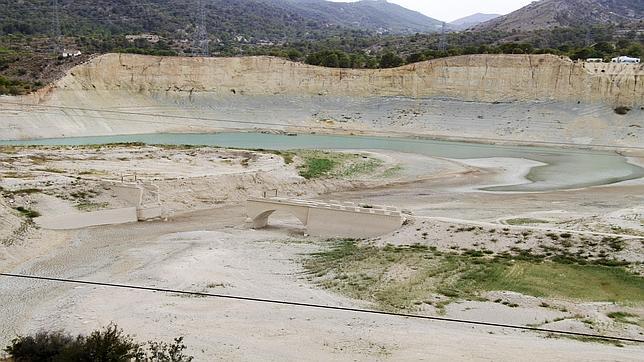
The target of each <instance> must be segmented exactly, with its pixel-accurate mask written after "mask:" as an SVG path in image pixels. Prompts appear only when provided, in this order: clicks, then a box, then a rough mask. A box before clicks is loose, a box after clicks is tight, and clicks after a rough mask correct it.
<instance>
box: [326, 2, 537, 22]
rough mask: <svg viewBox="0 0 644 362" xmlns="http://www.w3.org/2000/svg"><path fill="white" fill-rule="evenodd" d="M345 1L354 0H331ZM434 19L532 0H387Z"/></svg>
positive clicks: (499, 11)
mask: <svg viewBox="0 0 644 362" xmlns="http://www.w3.org/2000/svg"><path fill="white" fill-rule="evenodd" d="M331 1H336V2H347V1H356V0H331ZM387 1H389V2H390V3H396V4H398V5H402V6H404V7H406V8H408V9H412V10H416V11H420V12H421V13H423V14H425V15H427V16H429V17H432V18H434V19H438V20H443V21H447V22H450V21H453V20H456V19H459V18H462V17H465V16H468V15H472V14H475V13H487V14H507V13H509V12H512V11H514V10H517V9H519V8H521V7H524V6H526V5H528V4H530V3H531V2H532V1H533V0H387Z"/></svg>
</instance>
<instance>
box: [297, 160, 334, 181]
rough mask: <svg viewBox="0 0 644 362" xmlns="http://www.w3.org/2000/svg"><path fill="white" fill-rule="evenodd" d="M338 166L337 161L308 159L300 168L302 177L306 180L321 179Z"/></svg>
mask: <svg viewBox="0 0 644 362" xmlns="http://www.w3.org/2000/svg"><path fill="white" fill-rule="evenodd" d="M336 164H337V162H336V161H334V160H331V159H328V158H315V157H314V158H308V159H306V160H305V161H304V165H303V166H302V167H301V168H300V176H302V177H304V178H305V179H314V178H320V177H322V176H326V175H328V174H329V173H330V172H331V170H333V168H334V167H335V165H336Z"/></svg>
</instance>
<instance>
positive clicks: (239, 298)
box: [0, 273, 644, 343]
mask: <svg viewBox="0 0 644 362" xmlns="http://www.w3.org/2000/svg"><path fill="white" fill-rule="evenodd" d="M0 276H4V277H10V278H22V279H32V280H45V281H51V282H59V283H73V284H84V285H95V286H101V287H110V288H122V289H132V290H145V291H153V292H163V293H173V294H184V295H194V296H199V297H212V298H220V299H231V300H237V301H245V302H257V303H268V304H279V305H288V306H294V307H304V308H316V309H327V310H335V311H344V312H354V313H365V314H376V315H386V316H395V317H405V318H415V319H424V320H434V321H441V322H450V323H461V324H470V325H477V326H485V327H498V328H510V329H517V330H525V331H532V332H541V333H555V334H562V335H570V336H577V337H590V338H598V339H606V340H614V341H622V342H635V343H644V340H643V339H635V338H627V337H616V336H604V335H600V334H590V333H582V332H571V331H561V330H554V329H545V328H537V327H527V326H518V325H512V324H503V323H493V322H482V321H472V320H465V319H456V318H446V317H435V316H425V315H418V314H407V313H394V312H385V311H379V310H372V309H362V308H351V307H341V306H332V305H324V304H314V303H303V302H292V301H287V300H279V299H267V298H256V297H244V296H237V295H226V294H215V293H205V292H192V291H186V290H179V289H166V288H157V287H145V286H138V285H129V284H117V283H105V282H95V281H88V280H77V279H64V278H53V277H44V276H38V275H24V274H11V273H0Z"/></svg>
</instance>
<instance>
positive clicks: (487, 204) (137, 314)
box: [0, 146, 644, 360]
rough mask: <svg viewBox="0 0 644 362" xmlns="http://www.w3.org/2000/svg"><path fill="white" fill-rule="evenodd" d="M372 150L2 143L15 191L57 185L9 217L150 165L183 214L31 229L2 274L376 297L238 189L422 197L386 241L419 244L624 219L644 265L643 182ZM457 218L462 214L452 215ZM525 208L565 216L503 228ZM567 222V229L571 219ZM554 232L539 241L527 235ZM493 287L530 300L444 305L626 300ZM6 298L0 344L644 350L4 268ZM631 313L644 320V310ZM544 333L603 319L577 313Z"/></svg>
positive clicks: (19, 198)
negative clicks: (346, 285)
mask: <svg viewBox="0 0 644 362" xmlns="http://www.w3.org/2000/svg"><path fill="white" fill-rule="evenodd" d="M24 152H27V153H28V154H24ZM347 152H355V151H347ZM366 154H369V155H370V156H372V157H376V158H379V159H381V160H382V161H383V162H384V164H383V165H382V166H381V167H380V168H379V169H378V170H376V171H375V173H374V174H371V175H361V176H359V177H353V178H351V179H335V180H323V181H305V180H304V179H302V178H301V177H300V176H298V175H297V171H296V169H295V166H294V165H287V164H285V163H284V162H283V160H282V159H281V157H279V156H276V155H271V154H262V153H256V152H247V151H237V150H222V149H172V148H166V149H161V148H154V147H149V146H145V147H141V148H135V149H132V148H128V147H117V148H111V149H110V148H105V149H95V150H83V152H79V151H78V149H64V150H60V149H48V148H42V149H28V150H26V151H25V150H19V151H16V152H14V153H11V152H5V153H3V154H0V162H3V163H2V165H3V166H4V167H3V169H2V172H3V178H2V180H1V181H2V184H1V185H2V187H3V188H4V189H5V193H6V191H7V190H19V189H28V188H41V189H43V190H44V191H43V192H38V193H33V194H29V193H28V194H20V193H9V194H5V195H4V200H3V204H0V206H2V209H1V210H2V211H3V213H4V214H0V215H11V218H16V217H17V218H18V220H20V218H19V216H18V215H17V213H16V212H13V211H11V210H9V205H12V206H16V205H25V206H29V207H30V208H34V209H36V210H38V211H39V212H41V213H43V214H45V215H46V214H48V213H54V212H60V210H67V211H72V210H73V211H75V212H82V210H80V209H79V208H78V204H79V203H88V204H94V205H103V206H101V207H113V206H118V205H120V203H121V202H122V201H119V199H118V197H114V196H113V195H112V194H111V193H110V192H108V191H107V190H105V191H101V192H99V193H98V194H91V196H87V197H86V198H80V199H79V198H78V197H73V196H71V194H72V193H73V192H78V191H79V190H85V191H89V190H101V189H100V188H99V187H97V185H99V184H100V182H99V181H98V180H101V179H104V178H107V179H117V180H118V179H119V178H120V177H121V176H122V175H130V174H131V172H129V171H131V170H132V169H133V168H135V167H136V169H137V170H138V171H137V175H138V176H137V177H141V178H143V179H146V180H155V179H156V181H154V182H155V183H156V184H157V185H158V186H159V189H160V191H161V193H160V195H161V199H162V202H163V203H164V205H166V206H167V207H168V208H171V209H173V210H174V211H175V214H174V217H172V218H170V219H169V220H168V221H166V222H163V221H152V222H143V223H135V224H127V225H117V226H105V227H95V228H88V229H82V230H72V231H50V230H44V229H35V228H28V230H27V231H26V233H27V234H26V235H23V236H22V237H21V238H20V240H19V241H18V242H15V243H12V244H11V245H7V246H2V251H1V252H0V270H3V271H10V272H15V273H25V274H38V275H48V276H57V277H64V278H79V279H87V280H97V281H111V282H118V283H129V284H137V285H145V286H158V287H163V288H175V289H186V290H194V291H210V292H216V293H223V294H230V295H244V296H255V297H261V298H275V299H285V300H291V301H300V302H309V303H320V304H328V305H342V306H359V307H369V305H367V304H365V303H364V302H361V301H356V300H351V299H348V298H345V297H342V296H339V295H337V294H334V293H332V292H330V291H327V290H323V289H320V288H318V287H317V286H315V285H313V284H312V283H311V282H310V281H308V280H307V279H306V278H305V275H304V274H303V269H302V266H301V263H300V259H302V258H303V257H304V256H305V255H306V254H309V253H311V252H314V251H317V250H320V248H321V247H324V246H325V245H326V242H325V241H322V240H316V239H315V238H304V237H303V234H304V230H303V228H302V227H301V225H299V224H298V222H297V221H296V219H295V218H294V217H291V216H289V215H284V214H276V215H274V216H272V217H271V227H269V228H268V229H265V230H260V231H254V230H249V229H248V227H247V225H246V224H245V222H244V219H245V216H244V210H243V202H242V201H241V200H243V199H245V197H246V196H247V195H249V194H257V193H261V191H265V190H270V189H272V188H278V189H279V192H280V193H281V194H286V195H294V196H295V195H298V196H304V197H319V198H323V199H336V200H360V201H363V202H373V203H385V204H393V205H398V206H402V207H404V208H408V209H411V210H412V211H413V212H414V214H415V216H416V217H415V219H414V220H413V221H412V222H411V223H410V224H408V225H407V226H406V227H405V228H403V229H401V230H400V231H399V232H396V233H395V234H392V235H388V236H383V237H382V238H380V239H379V240H378V241H379V242H382V243H389V242H397V243H402V244H404V243H413V242H418V241H419V240H422V233H423V232H428V233H429V234H430V235H432V238H431V240H428V241H427V242H428V243H431V245H436V246H438V247H439V248H441V249H445V250H448V249H450V248H452V247H455V246H456V247H481V246H485V247H489V248H491V249H494V250H498V251H503V250H506V249H507V248H510V247H512V246H514V245H515V244H516V243H515V242H516V239H517V237H518V234H519V233H520V232H521V231H522V230H524V229H525V228H529V227H531V226H533V227H542V228H543V229H544V230H535V231H532V235H535V236H537V235H539V234H540V233H541V234H543V233H546V232H547V231H546V229H548V227H559V228H563V227H564V226H565V227H566V228H573V229H578V230H581V231H583V232H589V231H598V230H603V231H608V232H611V233H616V231H615V230H613V229H612V228H611V227H612V226H616V225H619V226H620V227H622V229H620V230H619V231H620V232H626V233H629V234H630V235H633V239H632V240H629V241H628V243H627V247H626V248H625V250H623V251H621V252H620V254H619V255H618V256H619V257H620V258H628V259H629V260H633V261H642V255H644V253H643V252H642V243H641V242H640V241H639V239H637V238H636V236H637V235H634V233H637V232H641V231H642V225H641V217H642V216H641V215H642V210H641V205H642V204H643V203H644V200H643V196H641V195H644V185H642V184H641V183H639V182H633V181H631V182H628V183H623V184H617V185H611V186H603V187H595V188H587V189H580V190H570V191H558V192H540V193H498V192H481V191H476V188H477V187H479V186H480V185H498V184H507V183H514V182H517V181H521V180H522V179H524V176H525V174H526V172H527V170H528V169H529V167H530V166H533V165H534V162H532V161H527V160H520V159H487V160H465V161H455V160H448V159H440V158H432V157H427V156H420V155H410V154H406V153H398V152H380V153H377V152H368V153H366ZM391 168H394V169H396V170H397V171H396V172H395V173H393V174H391V175H389V176H388V177H383V176H382V171H383V170H388V169H391ZM78 174H83V177H82V178H81V180H77V179H76V177H75V175H78ZM7 176H10V177H7ZM105 204H107V205H105ZM194 210H200V211H194ZM447 216H449V219H447V220H445V219H438V218H446V217H447ZM517 217H534V218H543V219H546V220H548V221H549V222H551V224H545V225H525V226H508V229H509V230H510V231H509V232H508V233H507V235H506V234H504V233H503V232H502V228H503V227H506V226H504V225H503V222H505V221H507V220H508V219H512V218H517ZM5 219H6V220H9V219H10V218H9V216H7V217H6V218H3V220H5ZM461 219H465V221H463V220H461ZM12 220H13V219H12ZM564 221H565V222H566V223H567V224H560V223H561V222H564ZM11 222H12V221H11V220H9V221H7V224H10V223H11ZM638 222H639V223H640V224H639V225H638ZM463 223H465V224H468V225H470V224H476V223H484V225H486V226H485V227H486V228H492V227H494V226H492V225H496V228H497V229H498V230H499V232H498V233H497V234H498V235H497V239H498V242H497V243H495V244H494V245H491V244H489V238H487V239H485V240H487V243H486V244H484V241H485V240H484V238H483V237H482V235H480V234H479V235H477V234H476V231H473V232H454V229H455V228H457V227H459V226H462V225H463ZM11 225H13V224H11ZM627 227H628V229H627ZM302 240H304V241H302ZM544 242H547V241H540V240H539V239H538V238H537V237H534V238H530V239H529V240H527V241H526V242H525V246H526V247H531V246H534V245H538V244H539V243H544ZM549 245H550V244H549ZM494 293H497V294H494ZM494 293H493V294H492V295H490V297H489V299H493V298H495V297H496V296H497V295H499V293H502V295H503V297H504V298H505V299H508V300H511V301H513V302H516V303H517V304H519V305H520V307H518V308H509V307H506V306H503V305H499V304H497V303H491V302H462V303H454V304H452V305H450V306H448V308H447V310H446V312H447V316H449V317H455V318H467V319H475V320H489V321H497V322H506V323H512V324H539V323H544V322H546V321H548V320H553V319H557V318H562V317H568V316H571V315H574V314H583V315H589V316H590V317H595V318H597V319H601V318H605V313H607V312H609V311H612V310H614V309H613V308H615V307H614V306H610V305H598V304H588V305H575V303H571V302H566V301H556V300H555V301H552V300H549V302H550V303H553V304H555V303H560V304H561V305H564V306H566V307H567V308H568V310H569V312H567V313H561V312H558V311H555V310H549V309H544V308H539V306H538V305H539V303H541V302H542V301H543V300H542V299H539V298H534V297H528V296H524V295H520V294H516V293H507V292H494ZM0 304H2V305H3V308H2V311H0V320H2V322H3V323H1V324H0V337H1V338H0V344H4V343H6V342H7V341H8V340H9V339H11V338H12V337H14V336H15V335H16V334H21V333H28V332H33V331H37V330H39V329H42V328H47V329H66V330H69V331H74V332H89V331H91V330H93V329H96V328H98V327H100V326H103V325H105V324H107V323H109V322H110V321H114V322H117V323H118V324H119V325H120V326H121V327H123V328H124V329H125V330H127V331H128V332H130V333H135V334H136V335H137V337H139V338H140V339H150V338H162V339H165V340H170V339H171V338H173V337H175V336H178V335H185V336H186V344H187V345H188V347H189V351H190V353H192V354H194V355H195V356H196V358H197V360H212V359H213V358H218V359H223V360H296V359H298V360H301V359H305V360H419V359H425V360H444V359H468V360H516V359H517V358H528V359H532V358H534V356H535V353H539V358H540V359H541V360H562V359H564V360H570V359H581V360H640V359H641V356H642V354H644V349H643V348H644V347H642V346H641V345H626V346H624V347H621V348H618V347H614V346H612V345H608V344H596V343H583V342H579V341H574V340H569V339H561V338H545V337H544V336H543V335H537V334H533V333H524V332H517V331H514V330H505V329H496V328H479V327H476V328H473V327H471V326H461V325H454V324H447V323H440V322H427V321H416V320H410V319H399V318H394V317H381V316H366V315H356V314H351V313H345V312H331V311H322V310H309V309H302V308H293V307H286V306H272V305H264V304H257V303H245V302H244V303H242V302H235V301H227V300H218V299H211V298H191V297H182V296H177V295H167V294H163V293H150V292H142V291H127V290H113V289H107V288H100V287H86V286H73V285H60V284H52V283H48V282H32V281H25V280H14V279H5V278H3V279H0ZM629 311H632V312H635V313H638V314H640V315H642V314H644V311H643V310H642V308H641V306H634V307H633V308H631V309H629ZM603 322H604V324H602V326H603V331H604V332H606V333H612V334H616V335H624V336H631V337H635V338H639V336H641V333H642V330H641V329H637V328H636V327H627V329H624V328H623V327H621V326H615V325H612V324H610V323H609V321H605V320H604V321H603ZM545 327H547V328H563V329H568V330H574V331H588V330H586V329H584V328H586V327H585V325H584V324H583V323H581V322H579V321H576V320H574V318H570V319H564V320H561V321H559V322H555V323H549V324H546V325H545ZM629 328H630V329H629ZM197 331H198V332H197ZM590 332H592V331H590ZM213 342H215V343H213Z"/></svg>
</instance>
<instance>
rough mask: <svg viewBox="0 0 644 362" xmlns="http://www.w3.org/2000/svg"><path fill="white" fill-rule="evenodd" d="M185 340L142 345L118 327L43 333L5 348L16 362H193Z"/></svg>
mask: <svg viewBox="0 0 644 362" xmlns="http://www.w3.org/2000/svg"><path fill="white" fill-rule="evenodd" d="M185 349H186V346H185V345H184V344H183V337H179V338H175V340H174V343H172V344H168V343H165V342H157V341H148V342H147V343H146V344H140V343H138V342H136V341H134V339H133V338H132V337H131V336H130V335H127V334H124V333H123V330H122V329H120V328H118V326H117V325H116V324H110V325H108V326H107V327H105V328H102V329H100V330H96V331H94V332H92V333H91V334H90V335H89V336H82V335H79V336H77V337H73V336H72V335H70V334H65V333H63V332H39V333H37V334H36V335H34V336H20V337H17V338H15V339H13V340H12V341H11V343H10V344H9V345H8V346H7V347H5V348H4V351H5V352H6V353H7V354H9V357H11V358H12V359H14V360H16V361H176V362H181V361H192V359H193V357H192V356H186V355H185V354H184V353H183V351H184V350H185Z"/></svg>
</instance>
